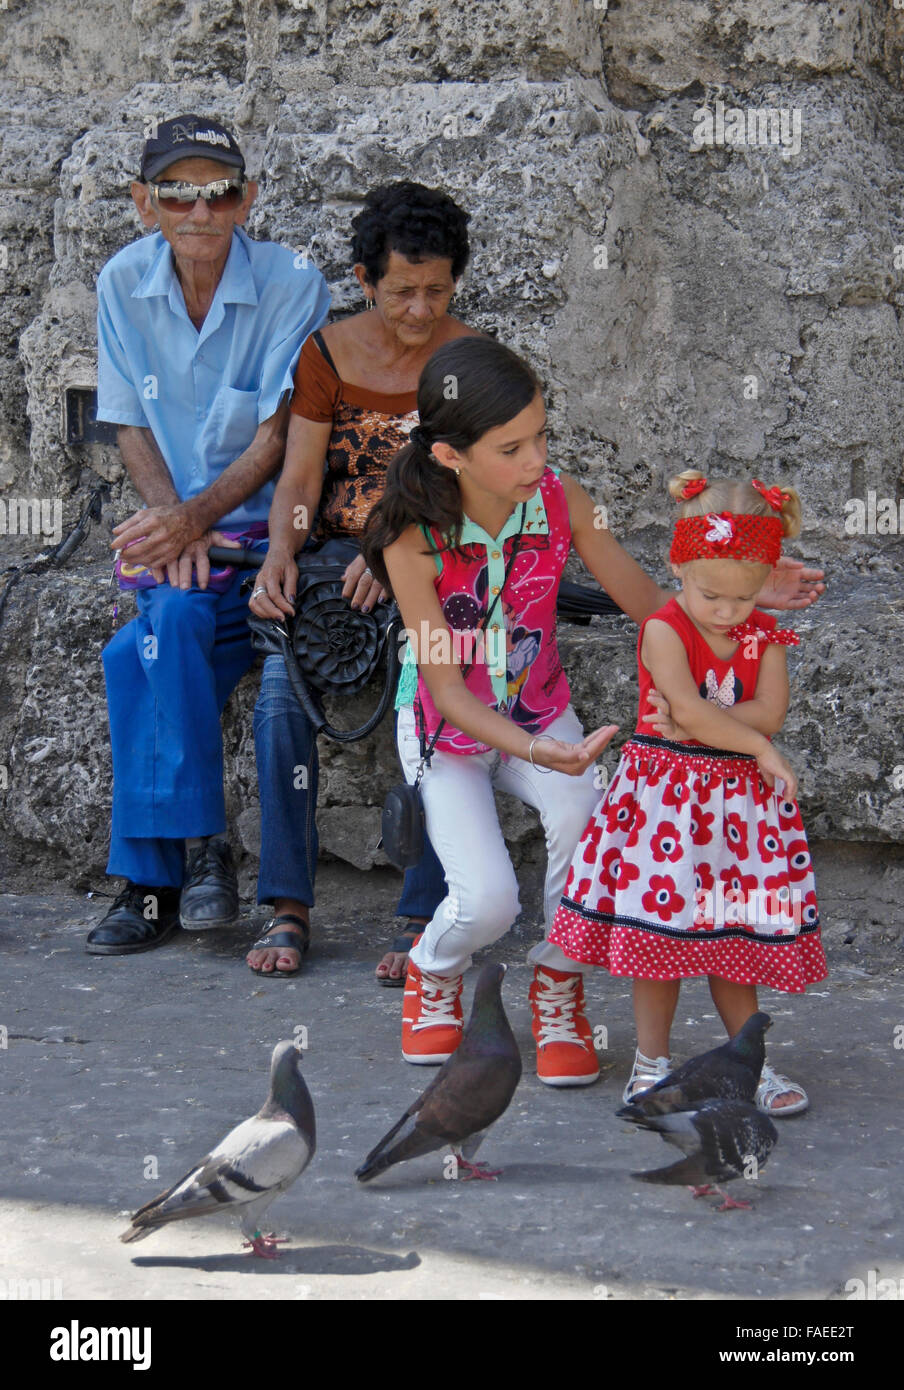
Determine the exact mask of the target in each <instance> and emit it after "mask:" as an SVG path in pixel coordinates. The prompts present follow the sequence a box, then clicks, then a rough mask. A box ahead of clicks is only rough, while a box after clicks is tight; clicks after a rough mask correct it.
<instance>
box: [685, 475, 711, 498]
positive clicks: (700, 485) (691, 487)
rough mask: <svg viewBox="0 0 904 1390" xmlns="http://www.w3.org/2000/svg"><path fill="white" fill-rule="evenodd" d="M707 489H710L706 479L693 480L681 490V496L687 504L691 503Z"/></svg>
mask: <svg viewBox="0 0 904 1390" xmlns="http://www.w3.org/2000/svg"><path fill="white" fill-rule="evenodd" d="M705 487H709V483H708V482H707V480H706V478H691V479H690V481H689V482H687V483H685V484H684V487H683V488H682V489H681V496H682V497H683V498H684V500H685V502H689V501H690V500H691V498H692V497H698V496H699V495H700V493H701V492H702V491H703V489H704V488H705Z"/></svg>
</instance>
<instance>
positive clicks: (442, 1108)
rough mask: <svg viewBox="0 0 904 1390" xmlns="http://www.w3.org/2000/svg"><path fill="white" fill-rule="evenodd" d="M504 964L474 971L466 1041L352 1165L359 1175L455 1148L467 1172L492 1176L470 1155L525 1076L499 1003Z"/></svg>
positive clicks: (495, 1174)
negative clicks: (389, 1127) (385, 1132)
mask: <svg viewBox="0 0 904 1390" xmlns="http://www.w3.org/2000/svg"><path fill="white" fill-rule="evenodd" d="M504 975H505V966H504V965H498V964H490V965H485V966H484V967H483V969H482V970H481V972H480V975H479V976H478V979H477V985H476V988H475V990H474V1003H473V1006H472V1008H471V1017H470V1018H469V1019H468V1025H467V1027H466V1028H465V1031H464V1033H463V1034H462V1039H461V1042H460V1043H459V1045H458V1047H457V1048H456V1050H455V1051H454V1052H453V1053H452V1056H451V1057H450V1058H449V1059H448V1060H447V1061H445V1062H444V1063H443V1065H442V1067H441V1068H440V1070H439V1071H438V1073H437V1074H436V1076H435V1077H434V1079H433V1080H432V1081H431V1083H430V1085H429V1086H428V1087H427V1089H426V1091H424V1092H423V1094H422V1095H420V1096H418V1098H417V1100H416V1101H414V1102H413V1103H412V1104H411V1105H409V1107H408V1109H407V1110H406V1111H405V1113H404V1115H403V1116H402V1118H401V1119H400V1120H399V1122H398V1123H397V1124H395V1125H393V1127H392V1129H391V1130H390V1131H389V1133H388V1134H384V1136H383V1138H382V1139H381V1140H380V1142H379V1144H377V1146H376V1148H374V1149H372V1150H371V1152H370V1153H369V1154H368V1155H367V1157H366V1158H365V1160H364V1162H363V1163H362V1164H361V1166H360V1168H357V1169H356V1170H355V1177H356V1178H357V1179H358V1181H359V1182H370V1180H371V1178H375V1177H376V1176H377V1175H378V1174H379V1173H384V1172H385V1171H386V1169H387V1168H391V1167H393V1165H394V1164H396V1163H402V1162H404V1160H405V1159H407V1158H418V1157H419V1156H420V1155H421V1154H428V1153H435V1152H436V1151H437V1150H438V1149H439V1150H441V1149H445V1150H448V1151H451V1152H452V1153H453V1154H454V1155H455V1158H456V1163H457V1170H456V1171H458V1170H462V1169H463V1170H464V1172H465V1180H467V1179H468V1178H495V1177H498V1176H499V1173H498V1171H496V1172H493V1171H485V1170H486V1166H487V1165H486V1164H485V1163H472V1162H471V1159H473V1157H474V1155H475V1154H476V1152H477V1150H478V1148H479V1147H480V1144H481V1142H482V1140H483V1138H484V1135H485V1134H486V1132H487V1130H488V1129H489V1127H490V1125H492V1124H493V1123H494V1122H495V1121H496V1120H498V1119H499V1116H500V1115H502V1114H503V1113H504V1111H505V1110H507V1109H508V1106H509V1102H510V1101H511V1099H512V1096H513V1095H514V1094H515V1090H516V1087H517V1085H518V1082H519V1081H520V1080H521V1053H520V1052H519V1050H518V1044H517V1042H516V1041H515V1035H514V1033H513V1032H512V1030H511V1027H510V1025H509V1021H508V1019H507V1018H506V1016H505V1009H504V1008H503V1007H502V995H501V988H502V979H503V976H504Z"/></svg>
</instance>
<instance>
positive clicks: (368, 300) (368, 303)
mask: <svg viewBox="0 0 904 1390" xmlns="http://www.w3.org/2000/svg"><path fill="white" fill-rule="evenodd" d="M367 307H368V309H372V308H373V307H374V302H373V300H372V299H371V297H370V295H368V296H367Z"/></svg>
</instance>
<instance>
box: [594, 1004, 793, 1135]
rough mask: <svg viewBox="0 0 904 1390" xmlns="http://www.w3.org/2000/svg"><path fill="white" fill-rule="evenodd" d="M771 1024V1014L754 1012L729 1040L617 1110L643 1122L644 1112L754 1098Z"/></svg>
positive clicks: (664, 1112)
mask: <svg viewBox="0 0 904 1390" xmlns="http://www.w3.org/2000/svg"><path fill="white" fill-rule="evenodd" d="M771 1027H772V1019H771V1018H770V1017H769V1015H768V1014H764V1013H758V1014H751V1016H750V1018H748V1020H747V1022H746V1023H745V1024H744V1026H743V1028H741V1029H739V1031H738V1032H737V1033H735V1035H734V1037H733V1038H731V1039H730V1040H729V1041H728V1042H727V1043H723V1044H722V1046H721V1047H714V1048H713V1050H712V1051H711V1052H704V1053H702V1054H701V1056H699V1057H691V1059H690V1061H688V1062H685V1063H684V1064H683V1065H682V1066H680V1067H676V1069H675V1070H674V1071H671V1072H669V1074H668V1076H665V1077H663V1079H662V1080H661V1081H657V1083H656V1085H655V1086H651V1087H650V1088H649V1090H646V1091H641V1092H640V1093H639V1094H638V1095H636V1096H635V1097H634V1099H633V1100H632V1101H630V1102H629V1103H628V1104H627V1105H623V1106H622V1107H621V1109H620V1110H616V1112H615V1113H616V1115H617V1116H618V1117H619V1119H621V1120H633V1121H634V1122H635V1124H639V1123H640V1119H641V1117H642V1116H644V1115H670V1114H672V1113H674V1112H675V1111H676V1110H693V1109H695V1107H696V1106H697V1105H699V1103H700V1102H701V1101H704V1100H743V1101H752V1100H753V1098H754V1096H755V1095H756V1088H757V1086H758V1085H759V1083H760V1073H761V1072H762V1070H763V1063H764V1062H765V1060H766V1043H765V1033H766V1029H767V1028H771Z"/></svg>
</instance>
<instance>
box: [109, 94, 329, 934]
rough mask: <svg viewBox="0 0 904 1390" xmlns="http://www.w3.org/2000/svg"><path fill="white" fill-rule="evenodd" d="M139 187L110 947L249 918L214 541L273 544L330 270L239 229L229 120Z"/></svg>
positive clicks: (160, 161) (115, 351) (117, 400)
mask: <svg viewBox="0 0 904 1390" xmlns="http://www.w3.org/2000/svg"><path fill="white" fill-rule="evenodd" d="M131 191H132V200H133V202H134V203H135V206H136V208H137V209H138V213H139V216H140V217H141V220H142V222H143V223H144V225H145V227H148V228H151V227H153V226H154V225H155V224H158V223H159V231H158V232H156V233H155V234H154V235H153V236H147V237H142V238H141V239H140V240H139V241H137V242H135V243H133V244H132V245H131V246H127V247H126V248H125V249H124V250H122V251H120V252H119V253H118V254H117V255H115V256H114V257H113V258H112V260H111V261H109V262H108V264H107V265H106V266H104V268H103V270H102V271H101V274H100V276H99V277H98V283H97V294H98V419H100V420H109V421H112V422H113V423H115V424H117V425H119V427H120V428H119V432H118V442H119V448H120V451H121V453H122V457H123V461H124V463H125V466H126V468H127V470H128V472H129V476H130V477H131V479H132V481H133V483H134V484H135V487H136V488H137V490H138V492H139V494H140V495H141V497H142V498H143V500H144V503H145V506H144V507H143V508H142V509H141V510H140V511H138V512H136V513H135V514H134V515H133V516H131V517H129V518H128V520H126V521H124V522H122V523H121V524H120V525H119V526H117V527H116V528H115V532H114V534H115V536H116V539H115V541H114V542H113V544H114V547H115V548H116V549H118V550H119V551H120V552H121V557H120V568H121V569H122V571H123V573H124V574H125V575H126V576H128V577H127V578H126V579H124V580H123V583H124V584H130V585H134V586H135V587H137V602H138V616H137V617H136V618H135V619H134V620H133V621H132V622H130V623H128V624H127V625H126V626H125V627H124V628H122V629H121V631H119V632H118V633H117V634H116V636H115V637H114V638H113V640H112V641H111V642H110V644H109V645H108V647H107V648H106V650H105V651H104V673H105V676H106V682H107V703H108V707H109V716H110V734H111V740H112V745H113V775H114V790H113V828H112V836H111V844H110V858H109V863H108V865H107V872H108V873H109V874H112V875H119V876H121V877H122V878H124V879H125V880H126V882H125V886H124V888H123V890H122V892H121V893H120V894H119V896H118V897H117V898H116V900H115V902H114V904H113V906H112V908H111V909H110V911H109V912H108V913H107V915H106V916H105V917H104V918H103V920H102V921H101V922H99V923H98V925H97V926H95V927H94V928H93V930H92V931H91V932H90V934H89V936H88V940H87V950H88V951H89V952H91V953H93V954H100V955H118V954H126V953H131V952H136V951H146V950H150V949H151V948H152V947H155V946H158V945H160V944H161V943H162V942H163V941H165V940H166V938H167V937H168V936H169V935H170V934H171V933H172V932H173V931H174V929H175V927H176V925H177V924H178V923H180V922H181V925H182V926H183V927H184V928H186V929H188V930H201V929H205V928H210V927H220V926H225V925H228V924H229V923H230V922H232V921H233V920H234V919H235V917H236V915H237V911H238V892H237V887H236V881H235V872H234V868H233V865H232V859H231V854H230V849H229V844H228V842H227V840H226V838H225V834H224V832H225V828H226V814H225V805H224V798H223V747H222V737H221V732H220V715H221V713H222V710H223V707H224V705H225V703H226V700H227V698H228V696H229V694H230V692H231V691H232V690H233V689H234V688H235V686H236V684H237V683H238V681H239V679H240V678H241V676H242V675H243V674H244V673H245V671H247V670H248V668H249V666H250V665H251V662H252V660H253V653H252V649H251V645H250V642H249V640H248V630H247V626H246V621H245V619H246V612H247V599H246V598H244V597H242V596H241V595H240V593H239V585H240V582H241V574H240V573H236V572H231V571H228V570H227V571H225V572H224V571H220V572H215V573H214V575H213V576H211V567H210V563H209V560H208V554H207V552H208V548H209V547H210V545H212V544H223V543H226V544H228V543H230V541H231V542H232V543H235V544H244V545H254V546H258V547H260V546H263V545H264V544H265V541H264V540H263V537H264V536H265V534H266V520H267V515H268V512H269V509H270V502H271V499H272V496H273V488H274V484H273V481H272V479H273V477H274V474H275V473H276V472H277V471H278V469H279V467H280V464H281V462H282V458H283V452H284V446H285V436H286V426H287V418H288V404H287V397H288V393H289V392H290V391H291V387H292V376H293V372H294V369H295V364H296V362H297V360H298V355H299V353H300V351H301V346H302V343H303V342H304V340H305V338H306V337H307V336H308V334H309V333H311V332H313V330H314V329H316V328H319V327H320V326H321V324H323V323H324V321H325V319H326V315H327V309H328V307H329V293H328V291H327V287H326V284H325V282H324V280H323V277H322V276H321V275H320V273H319V271H317V270H315V269H313V267H311V266H310V265H308V264H307V262H306V261H305V260H304V258H299V257H296V256H294V255H293V253H292V252H291V251H289V250H287V249H285V248H283V247H280V246H276V245H274V244H272V243H271V242H260V241H252V240H251V239H250V238H249V237H248V236H247V235H246V234H245V233H244V232H243V231H242V230H241V227H242V224H243V223H244V222H245V221H246V219H247V217H248V213H249V212H250V210H251V205H252V203H253V202H254V198H255V195H256V193H257V185H256V184H255V183H254V182H253V181H249V180H247V179H246V177H245V161H244V158H243V157H242V153H241V151H240V150H239V147H238V145H237V144H236V142H235V139H234V137H233V136H232V135H231V134H230V132H229V131H227V130H226V129H224V127H223V126H222V125H220V124H219V122H217V121H214V120H208V119H205V118H202V117H199V116H195V115H186V116H179V117H177V118H175V119H174V120H170V121H166V122H163V123H162V124H160V125H159V126H158V128H157V130H156V132H155V134H154V136H153V137H152V138H151V139H149V140H148V141H147V142H146V144H145V147H144V152H143V157H142V161H141V170H140V178H139V181H137V182H135V183H133V184H132V189H131ZM214 528H217V529H214Z"/></svg>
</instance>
